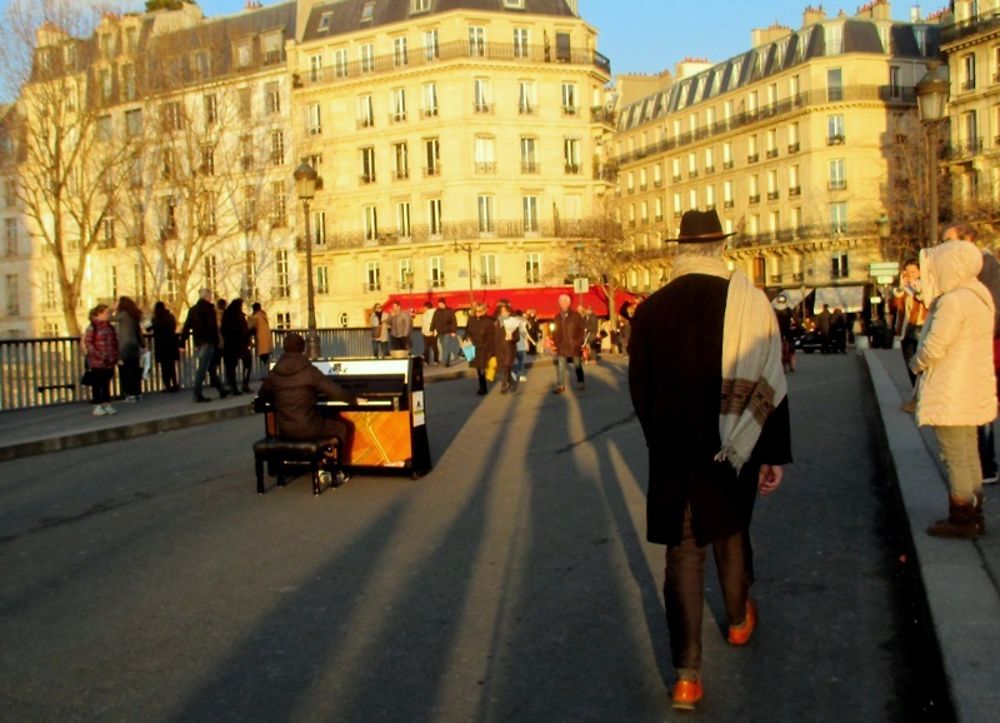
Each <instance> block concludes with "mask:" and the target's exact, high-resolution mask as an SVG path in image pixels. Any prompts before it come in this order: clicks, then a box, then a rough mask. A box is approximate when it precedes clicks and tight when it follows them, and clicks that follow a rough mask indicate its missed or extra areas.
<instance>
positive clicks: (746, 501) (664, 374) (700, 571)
mask: <svg viewBox="0 0 1000 723" xmlns="http://www.w3.org/2000/svg"><path fill="white" fill-rule="evenodd" d="M729 235H730V234H726V233H724V232H723V231H722V225H721V223H720V222H719V217H718V215H717V214H716V212H715V211H707V212H699V211H687V212H686V213H685V214H684V215H683V216H682V217H681V224H680V238H678V239H675V240H676V241H677V242H678V251H677V256H676V260H675V262H674V278H673V280H671V282H670V283H669V284H667V285H666V286H665V287H663V288H662V289H660V290H659V291H657V292H655V293H654V294H653V295H652V296H650V297H649V299H648V300H646V301H644V302H643V303H642V304H640V305H639V307H638V308H637V310H636V312H635V317H634V319H633V321H632V336H631V340H630V344H629V349H628V351H629V356H630V359H629V392H630V394H631V397H632V406H633V407H634V408H635V411H636V416H637V417H638V419H639V422H640V424H641V425H642V431H643V434H644V435H645V438H646V445H647V447H648V448H649V490H648V494H647V497H646V520H647V532H646V535H647V538H648V539H649V541H650V542H653V543H655V544H661V545H666V546H667V552H666V579H665V582H664V588H663V592H664V599H665V601H666V614H667V627H668V628H669V631H670V649H671V654H672V658H673V664H674V668H675V669H676V671H677V676H678V681H677V683H676V685H675V686H674V689H673V705H674V707H675V708H682V709H693V708H694V707H695V705H696V704H697V703H698V701H699V700H701V698H702V695H703V689H702V683H701V667H702V647H701V623H702V611H703V610H704V563H705V547H706V546H707V545H709V544H711V545H712V547H713V552H714V554H715V563H716V568H717V570H718V574H719V582H720V583H721V587H722V594H723V599H724V601H725V608H726V616H727V618H728V621H729V631H728V636H727V640H728V642H729V644H730V645H736V646H740V645H745V644H747V642H749V639H750V636H751V634H752V633H753V631H754V628H755V626H756V624H757V607H756V605H755V603H754V602H753V600H752V599H751V598H750V597H749V589H750V585H751V583H752V582H753V565H752V550H751V546H750V536H749V526H750V518H751V515H752V512H753V505H754V500H755V498H756V496H757V492H758V491H760V493H761V494H765V495H766V494H770V493H771V492H773V491H774V490H776V489H777V488H778V486H779V485H780V483H781V479H782V468H781V465H783V464H785V463H787V462H789V461H791V442H790V431H789V418H788V404H787V401H786V399H785V391H786V382H785V375H784V372H783V370H782V368H781V337H780V334H779V332H778V325H777V320H776V319H775V316H774V312H773V311H772V310H771V306H770V304H769V302H768V300H767V297H766V296H765V295H764V294H763V293H762V292H761V291H760V290H759V289H757V288H755V287H754V285H753V283H752V282H751V281H750V280H749V279H748V278H747V277H746V276H745V275H744V274H743V273H741V272H739V271H736V272H730V271H729V270H728V269H727V268H726V265H725V263H724V262H723V260H722V249H723V240H724V239H725V238H726V237H727V236H729ZM691 309H698V313H697V314H692V313H691Z"/></svg>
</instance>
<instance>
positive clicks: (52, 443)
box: [0, 357, 551, 461]
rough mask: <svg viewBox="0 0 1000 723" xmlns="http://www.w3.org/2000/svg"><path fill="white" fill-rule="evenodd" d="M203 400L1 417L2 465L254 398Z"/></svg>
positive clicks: (222, 415) (430, 378)
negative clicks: (100, 412) (97, 412)
mask: <svg viewBox="0 0 1000 723" xmlns="http://www.w3.org/2000/svg"><path fill="white" fill-rule="evenodd" d="M532 363H533V362H532V358H531V357H528V362H527V364H528V367H529V368H530V366H531V365H532ZM536 363H551V360H541V359H539V360H538V362H536ZM474 374H475V372H473V371H472V369H471V368H470V367H469V366H468V364H466V363H465V361H464V360H463V361H461V362H458V363H455V364H452V365H451V366H450V367H443V366H432V367H428V368H425V369H424V380H425V382H427V383H433V382H439V381H445V380H449V379H459V378H461V377H464V376H467V375H474ZM252 386H253V387H256V386H257V384H256V383H254V384H253V385H252ZM205 394H206V396H207V397H209V398H210V399H211V400H212V401H211V402H210V403H208V404H195V403H193V402H192V401H191V391H190V390H189V389H184V390H182V391H181V392H179V393H177V394H164V393H156V394H149V395H146V396H145V397H144V398H143V400H142V401H141V402H139V403H137V404H125V403H124V402H121V401H120V400H119V401H116V402H114V404H113V406H114V407H115V409H117V410H118V414H115V415H110V416H106V417H94V416H92V415H91V413H90V410H91V407H90V405H89V404H87V403H83V402H81V403H75V404H62V405H57V406H50V407H35V408H30V409H21V410H15V411H8V412H0V461H4V460H11V459H17V458H18V457H26V456H30V455H35V454H45V453H47V452H57V451H59V450H63V449H72V448H74V447H84V446H87V445H90V444H100V443H102V442H111V441H114V440H118V439H131V438H133V437H142V436H145V435H147V434H158V433H160V432H168V431H170V430H173V429H181V428H183V427H190V426H193V425H198V424H208V423H210V422H221V421H224V420H227V419H236V418H238V417H244V416H247V415H249V414H252V410H251V408H250V404H251V401H252V400H253V396H252V395H240V396H235V397H227V398H226V399H218V397H217V394H216V392H215V390H214V389H212V388H210V387H206V392H205Z"/></svg>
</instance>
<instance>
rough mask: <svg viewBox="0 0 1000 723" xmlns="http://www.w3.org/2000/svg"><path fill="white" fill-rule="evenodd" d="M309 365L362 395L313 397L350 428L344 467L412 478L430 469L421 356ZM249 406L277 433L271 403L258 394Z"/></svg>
mask: <svg viewBox="0 0 1000 723" xmlns="http://www.w3.org/2000/svg"><path fill="white" fill-rule="evenodd" d="M313 365H314V366H315V367H316V368H318V369H319V370H320V371H322V372H323V373H324V374H325V375H327V376H328V377H329V378H330V379H332V380H333V381H334V382H336V383H337V384H338V385H340V386H341V387H343V388H344V389H346V390H348V391H350V392H351V393H352V394H353V395H354V396H356V397H360V398H361V399H363V400H364V401H363V402H359V403H357V404H346V403H344V402H335V401H328V400H325V399H321V400H319V401H318V402H317V404H318V406H319V407H320V413H321V414H331V415H332V414H337V415H339V416H340V418H341V419H342V420H344V421H345V422H346V423H347V426H348V429H349V430H350V431H349V434H348V439H347V440H346V444H345V449H344V450H343V454H344V457H343V465H344V467H345V469H347V470H349V471H351V472H355V473H358V474H409V475H412V476H413V478H414V479H416V478H417V477H421V476H423V475H425V474H427V473H428V472H429V471H430V470H431V466H432V464H431V452H430V444H429V442H428V437H427V415H426V404H425V399H424V368H423V359H422V358H420V357H407V358H401V359H361V358H358V359H355V358H337V359H315V360H313ZM272 366H273V363H272ZM254 409H255V411H257V412H263V413H264V415H265V417H264V425H265V430H266V433H267V435H268V436H269V437H271V436H276V434H277V425H276V422H275V415H274V409H273V408H272V405H271V404H270V403H268V402H264V401H263V400H261V399H260V398H257V399H256V400H254Z"/></svg>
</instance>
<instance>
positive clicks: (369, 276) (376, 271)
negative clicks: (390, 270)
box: [365, 261, 382, 291]
mask: <svg viewBox="0 0 1000 723" xmlns="http://www.w3.org/2000/svg"><path fill="white" fill-rule="evenodd" d="M365 289H366V291H381V290H382V267H381V265H380V264H379V262H378V261H366V262H365Z"/></svg>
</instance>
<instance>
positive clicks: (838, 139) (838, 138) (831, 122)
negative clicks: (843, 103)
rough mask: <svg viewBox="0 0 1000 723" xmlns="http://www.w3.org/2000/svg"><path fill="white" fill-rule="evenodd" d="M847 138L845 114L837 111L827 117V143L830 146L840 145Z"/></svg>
mask: <svg viewBox="0 0 1000 723" xmlns="http://www.w3.org/2000/svg"><path fill="white" fill-rule="evenodd" d="M845 140H846V135H845V133H844V115H843V114H842V113H837V114H835V115H831V116H829V117H828V118H827V119H826V144H827V145H828V146H835V145H840V144H841V143H843V142H844V141H845Z"/></svg>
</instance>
